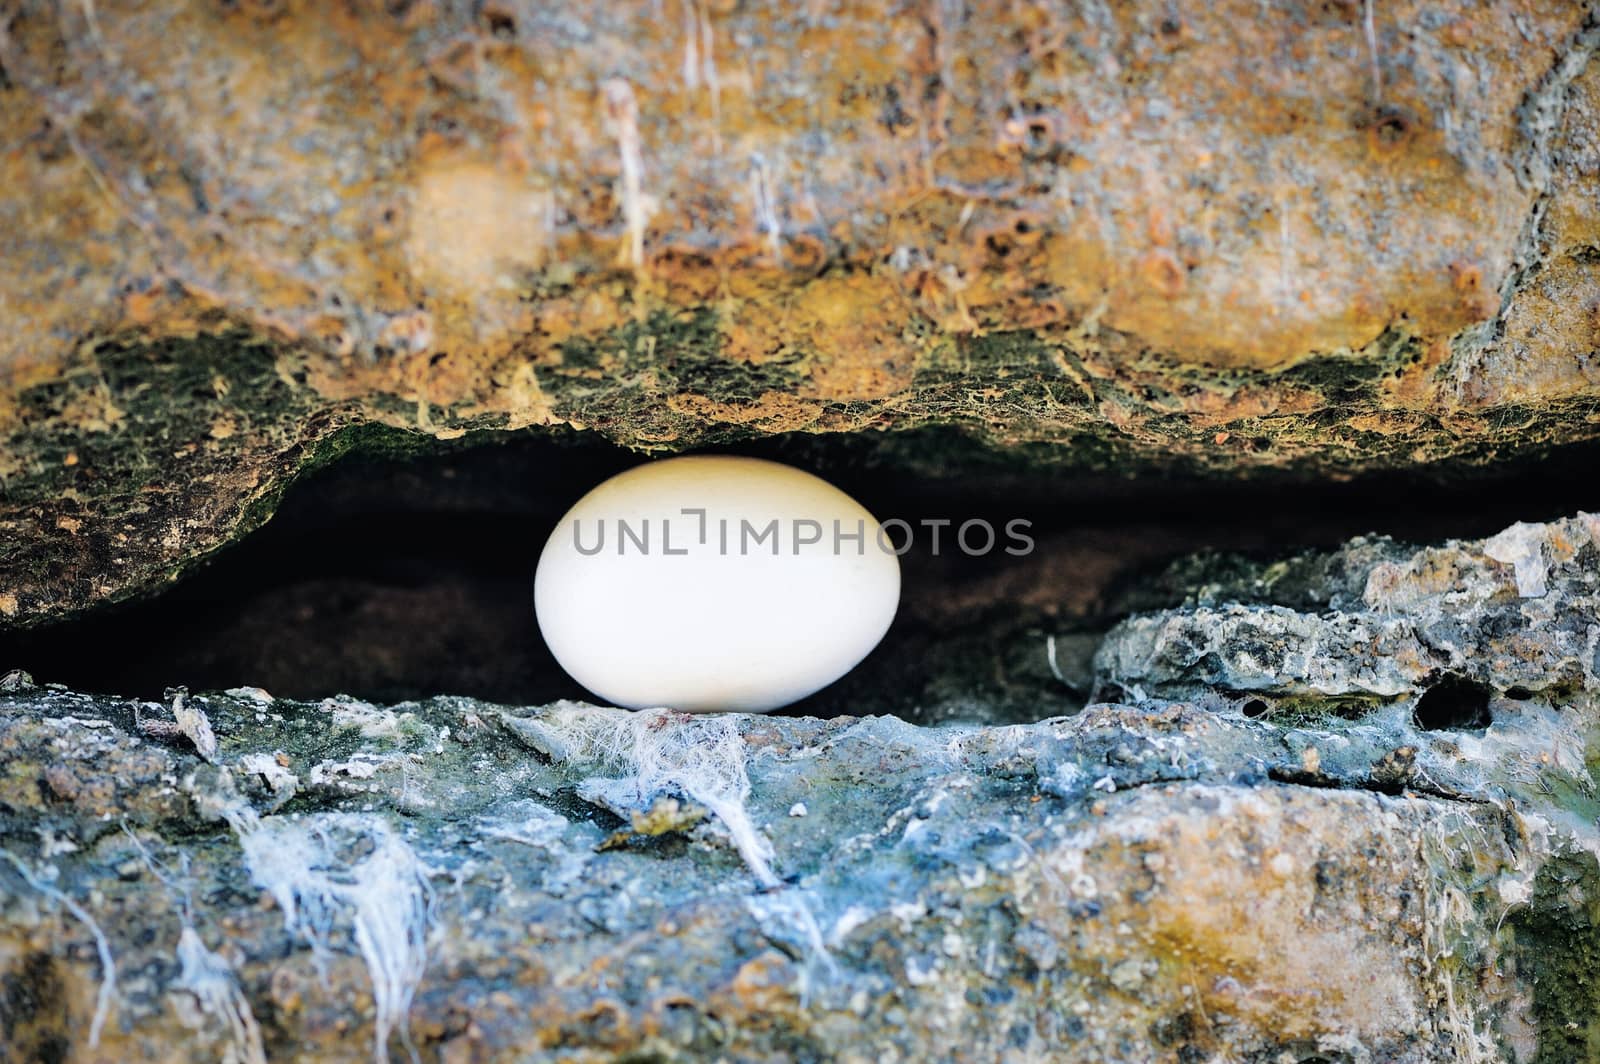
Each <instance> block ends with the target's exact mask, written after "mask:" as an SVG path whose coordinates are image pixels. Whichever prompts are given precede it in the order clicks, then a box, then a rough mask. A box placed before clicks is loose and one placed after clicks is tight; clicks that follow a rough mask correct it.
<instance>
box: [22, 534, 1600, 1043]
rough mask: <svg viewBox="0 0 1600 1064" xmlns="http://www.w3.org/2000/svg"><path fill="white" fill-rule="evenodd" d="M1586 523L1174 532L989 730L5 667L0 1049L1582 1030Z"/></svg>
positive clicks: (1587, 1013)
mask: <svg viewBox="0 0 1600 1064" xmlns="http://www.w3.org/2000/svg"><path fill="white" fill-rule="evenodd" d="M1597 540H1600V526H1597V525H1596V523H1595V522H1594V520H1593V519H1591V518H1589V517H1586V516H1582V515H1580V516H1578V517H1575V518H1572V519H1570V520H1567V521H1562V522H1555V523H1552V524H1549V525H1522V526H1515V527H1514V528H1513V529H1511V530H1508V531H1507V532H1505V533H1502V534H1501V535H1500V536H1497V537H1493V538H1491V539H1489V540H1485V541H1482V542H1475V543H1447V544H1444V545H1440V546H1436V547H1430V548H1424V549H1413V548H1406V547H1403V546H1400V545H1398V544H1395V543H1392V542H1390V541H1387V540H1358V541H1355V542H1353V543H1352V544H1350V545H1348V546H1347V547H1345V548H1344V549H1342V550H1340V551H1337V552H1334V553H1332V554H1324V555H1316V556H1304V557H1300V558H1295V559H1290V560H1288V561H1285V562H1280V563H1277V564H1275V565H1257V564H1254V563H1248V564H1246V563H1239V562H1237V561H1231V560H1228V559H1211V560H1200V561H1197V562H1190V563H1187V564H1186V566H1185V567H1184V568H1183V569H1182V570H1181V572H1182V573H1183V574H1185V575H1184V576H1183V577H1182V579H1184V580H1186V581H1187V586H1188V588H1189V590H1188V597H1187V598H1186V600H1185V601H1183V602H1182V603H1180V604H1179V605H1176V606H1174V607H1173V608H1170V609H1167V610H1162V611H1158V612H1155V613H1145V614H1139V615H1135V616H1133V617H1130V618H1129V619H1128V620H1126V621H1125V622H1124V623H1123V624H1122V625H1120V626H1118V627H1117V628H1115V629H1113V630H1112V631H1111V632H1110V633H1109V634H1108V635H1107V636H1106V637H1105V639H1104V641H1103V642H1102V645H1101V648H1100V651H1099V654H1098V656H1097V659H1096V667H1097V677H1098V683H1099V685H1100V694H1101V696H1102V697H1106V696H1112V695H1114V696H1115V699H1116V700H1115V701H1097V702H1094V703H1092V704H1091V705H1089V706H1088V707H1087V708H1086V709H1084V710H1083V711H1082V712H1081V713H1078V714H1076V715H1074V716H1070V717H1059V718H1053V719H1047V720H1041V721H1037V722H1035V723H1029V724H1019V725H1010V726H987V727H982V726H975V725H966V724H959V723H957V724H945V725H941V726H938V727H916V726H913V725H910V724H907V723H904V722H903V721H901V720H899V719H897V718H894V717H886V716H861V717H841V718H835V719H830V720H821V719H816V718H804V717H749V716H727V717H685V716H681V715H677V714H673V713H669V712H665V711H658V712H647V713H641V714H627V713H623V712H622V711H618V710H611V709H606V708H601V707H594V706H586V705H582V704H578V703H571V702H561V703H552V704H550V705H546V706H540V707H531V708H508V707H502V706H496V705H492V704H488V703H484V702H478V701H474V700H469V699H459V698H435V699H431V700H427V701H422V702H407V703H401V704H395V705H390V706H376V705H370V704H367V703H363V702H359V701H355V700H352V699H347V698H331V699H327V700H325V701H322V702H320V703H315V702H289V701H283V700H274V699H272V698H271V697H270V696H269V695H267V694H265V693H264V692H260V691H256V690H253V689H237V690H234V691H230V692H226V693H219V694H207V695H200V696H188V695H186V694H178V693H175V694H174V697H173V700H172V702H171V703H170V704H167V705H157V704H142V703H130V702H127V701H123V700H117V699H111V698H106V697H101V696H89V695H84V694H79V693H74V692H72V691H68V690H65V689H61V688H56V687H44V688H41V687H37V686H34V685H33V684H32V683H31V681H29V680H28V679H27V678H26V677H25V676H24V675H21V674H12V675H11V676H9V677H7V678H6V679H5V681H3V683H0V847H3V849H4V854H3V855H0V1030H3V1031H4V1032H5V1037H4V1039H3V1041H4V1044H5V1045H6V1047H7V1054H8V1055H0V1059H8V1060H9V1059H16V1060H32V1059H44V1058H52V1057H54V1058H62V1057H65V1058H67V1059H73V1060H107V1061H110V1060H119V1061H120V1060H162V1061H170V1060H190V1059H197V1060H198V1059H215V1058H217V1057H219V1056H227V1055H228V1054H232V1059H237V1060H244V1061H250V1060H258V1059H262V1057H263V1055H264V1056H265V1057H269V1058H274V1059H276V1058H278V1057H280V1056H292V1055H301V1056H309V1057H314V1058H316V1059H323V1060H362V1059H367V1058H371V1057H374V1056H376V1057H377V1058H379V1059H383V1058H385V1057H386V1056H388V1055H390V1054H393V1055H395V1056H400V1055H403V1054H406V1053H410V1052H415V1053H416V1054H418V1055H420V1056H421V1057H422V1058H424V1059H437V1060H444V1061H469V1060H524V1059H530V1058H532V1059H553V1060H612V1059H619V1058H626V1059H664V1060H677V1059H682V1060H694V1059H730V1060H738V1059H788V1060H820V1059H838V1060H863V1061H865V1060H973V1061H978V1060H983V1061H989V1060H1017V1061H1021V1060H1036V1059H1051V1060H1065V1061H1080V1060H1081V1061H1149V1060H1159V1061H1177V1062H1189V1061H1204V1060H1249V1061H1274V1062H1275V1061H1292V1062H1306V1061H1314V1060H1333V1061H1417V1062H1420V1061H1462V1060H1467V1061H1498V1060H1514V1061H1571V1060H1592V1059H1597V1052H1600V1019H1597V1018H1596V1017H1597V1016H1600V992H1597V991H1596V990H1595V989H1594V988H1593V983H1592V979H1590V977H1589V976H1590V973H1591V972H1592V970H1593V964H1592V962H1593V958H1594V957H1595V956H1596V955H1597V953H1600V930H1597V928H1596V921H1597V920H1600V864H1597V862H1596V858H1595V854H1596V853H1597V852H1600V849H1597V839H1596V831H1595V818H1596V815H1597V813H1600V802H1597V799H1596V794H1595V778H1594V772H1593V766H1594V761H1595V756H1596V755H1595V752H1594V751H1595V741H1596V736H1597V722H1600V713H1597V707H1596V705H1595V701H1594V690H1595V648H1596V645H1597V643H1600V622H1596V620H1595V611H1594V607H1595V604H1596V600H1595V596H1596V594H1597V593H1600V588H1597V581H1600V577H1597V575H1596V564H1595V563H1596V561H1597V547H1596V541H1597ZM1174 579H1177V577H1174ZM863 708H868V707H863Z"/></svg>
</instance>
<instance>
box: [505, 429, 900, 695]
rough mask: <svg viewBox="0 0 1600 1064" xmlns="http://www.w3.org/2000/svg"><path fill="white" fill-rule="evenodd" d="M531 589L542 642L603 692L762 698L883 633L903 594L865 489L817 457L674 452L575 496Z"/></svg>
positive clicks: (847, 661) (807, 688) (810, 685)
mask: <svg viewBox="0 0 1600 1064" xmlns="http://www.w3.org/2000/svg"><path fill="white" fill-rule="evenodd" d="M533 597H534V609H535V612H536V613H537V614H538V618H539V629H540V631H542V632H543V633H544V638H545V642H546V643H547V644H548V645H549V647H550V651H551V653H553V654H554V655H555V658H556V660H557V661H558V662H560V663H561V667H562V668H564V669H566V670H567V672H568V673H569V674H571V676H572V678H573V679H575V680H577V681H578V682H579V683H580V684H582V685H583V686H584V687H586V688H588V689H589V690H590V691H592V692H593V693H594V694H595V695H597V696H599V697H600V698H601V699H604V700H605V701H607V702H610V703H612V704H614V705H619V706H627V707H630V708H633V709H643V708H646V707H655V706H666V707H669V708H672V709H679V710H685V711H690V712H714V711H722V710H738V711H743V712H752V713H763V712H766V711H767V710H771V709H777V708H778V707H780V706H785V705H788V704H789V703H791V702H794V701H797V700H799V699H801V698H804V697H805V696H806V695H809V694H811V693H812V692H814V691H817V690H820V689H821V688H823V687H825V686H827V685H828V684H830V683H832V682H833V681H834V680H837V679H838V678H839V677H841V676H843V675H844V674H845V673H847V672H849V671H850V670H851V669H852V668H854V667H855V666H856V664H857V663H858V662H860V661H861V659H862V658H864V657H866V656H867V654H868V653H869V652H870V651H871V650H872V648H873V647H875V646H877V644H878V641H879V640H880V639H882V638H883V634H884V632H886V631H888V629H889V623H890V622H891V621H892V620H894V614H895V610H896V608H898V606H899V604H900V562H899V559H898V558H897V557H896V555H895V554H894V552H893V544H892V543H890V542H889V541H888V540H887V539H884V540H880V538H879V531H878V522H877V520H876V519H875V518H874V517H873V516H872V515H871V514H870V513H868V512H867V510H866V509H865V508H864V507H863V506H862V505H861V504H860V503H858V502H856V501H855V500H854V499H852V498H851V497H850V496H848V495H846V494H845V493H844V492H842V491H840V490H839V489H838V488H835V487H834V486H833V485H831V484H829V483H828V482H827V481H824V480H822V479H820V478H818V477H814V476H812V475H811V474H810V473H805V472H802V471H801V470H798V469H793V468H791V467H789V466H785V465H780V464H778V463H776V462H766V461H761V460H759V459H754V458H735V457H724V456H691V457H686V458H669V459H666V460H664V461H660V462H652V463H650V464H648V465H642V466H639V467H637V468H634V469H630V470H628V471H627V472H625V473H621V474H619V475H617V476H615V477H612V478H611V479H610V480H608V481H606V482H605V483H603V484H601V485H600V486H599V487H597V488H595V489H594V490H593V491H591V492H589V494H587V495H585V496H584V497H583V498H582V499H580V500H579V501H578V504H577V505H576V506H574V507H573V508H572V509H571V510H570V511H568V513H567V515H566V516H565V517H564V518H562V520H561V523H560V524H559V525H558V526H557V527H556V530H555V531H554V532H553V533H551V535H550V539H549V541H548V542H547V543H546V544H545V547H544V553H543V554H542V555H540V557H539V568H538V572H537V574H536V575H535V576H534V591H533Z"/></svg>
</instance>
